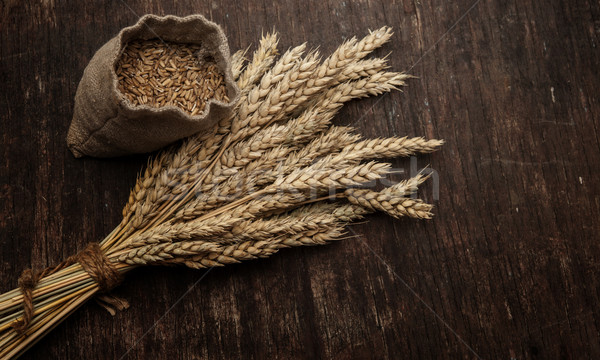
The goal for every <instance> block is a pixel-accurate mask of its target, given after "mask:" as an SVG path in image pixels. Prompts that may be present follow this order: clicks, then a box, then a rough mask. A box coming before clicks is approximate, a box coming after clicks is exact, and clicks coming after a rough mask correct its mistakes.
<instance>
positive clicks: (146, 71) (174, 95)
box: [116, 39, 229, 116]
mask: <svg viewBox="0 0 600 360" xmlns="http://www.w3.org/2000/svg"><path fill="white" fill-rule="evenodd" d="M201 50H202V49H201V46H200V45H196V44H178V43H174V42H165V41H161V40H158V39H151V40H146V41H134V42H131V43H129V44H127V46H126V48H125V49H124V51H123V53H122V55H121V57H120V58H119V60H118V62H117V64H116V73H117V76H118V79H119V90H120V91H121V93H122V94H123V95H125V96H126V97H127V99H128V100H129V101H130V102H131V103H132V104H134V105H149V106H152V107H155V108H159V107H164V106H177V107H179V108H181V109H182V110H184V111H185V112H187V113H188V114H190V115H192V116H194V115H198V114H201V113H202V112H203V111H204V109H205V107H206V103H207V101H208V100H209V99H213V98H214V99H216V100H220V101H223V102H228V101H229V98H228V97H227V89H226V88H225V81H224V79H223V75H222V74H221V73H220V72H219V70H218V69H217V67H216V66H215V64H214V63H213V62H211V59H204V58H202V54H201Z"/></svg>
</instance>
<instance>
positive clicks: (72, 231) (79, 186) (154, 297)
mask: <svg viewBox="0 0 600 360" xmlns="http://www.w3.org/2000/svg"><path fill="white" fill-rule="evenodd" d="M146 13H154V14H160V15H163V14H175V15H187V14H194V13H200V14H204V15H205V16H207V17H208V18H210V19H212V20H214V21H216V22H217V23H219V24H221V25H222V26H223V28H224V30H225V32H226V33H227V34H228V36H229V41H230V47H231V48H232V50H236V49H239V48H245V47H247V46H248V45H251V44H256V42H257V40H258V39H259V37H260V35H261V33H262V32H263V31H265V30H270V29H272V28H275V29H277V30H278V31H279V32H280V34H281V47H282V48H286V47H288V46H291V45H295V44H299V43H301V42H304V41H308V42H309V43H310V44H311V45H313V46H319V47H320V49H321V50H322V52H324V53H326V54H328V53H330V52H331V51H332V50H333V49H334V48H335V47H336V46H337V45H338V44H339V43H341V42H342V41H343V40H344V39H346V38H348V37H351V36H353V35H364V34H365V33H366V32H367V30H368V29H370V28H377V27H380V26H382V25H386V24H387V25H391V26H393V27H394V29H395V32H396V35H395V36H394V38H393V41H392V42H391V43H390V44H388V45H386V46H385V47H384V48H383V49H381V50H380V51H378V52H377V54H378V55H385V54H387V53H389V52H392V54H391V56H390V63H391V65H392V68H393V69H395V70H407V71H409V72H410V73H411V74H413V75H415V76H417V77H418V79H414V80H411V81H410V84H409V86H408V87H407V88H406V89H405V92H404V93H399V92H397V93H393V94H389V95H385V96H382V97H380V98H375V99H367V100H363V101H358V102H353V103H350V104H349V105H348V106H346V107H345V109H344V110H343V111H342V113H341V115H340V116H339V117H338V120H337V122H339V123H341V124H354V126H356V127H357V128H358V129H359V131H360V132H361V133H363V134H364V135H365V136H387V135H405V134H406V135H411V136H417V135H424V136H427V137H438V138H444V139H446V141H447V144H446V145H445V146H444V147H443V149H442V151H440V152H438V153H436V154H433V155H431V156H427V157H421V158H419V159H418V162H417V164H416V166H417V167H418V168H421V167H423V166H425V165H427V164H430V166H431V169H433V170H435V171H436V173H437V175H438V179H439V200H436V198H437V196H436V191H435V187H434V184H433V182H430V183H429V184H428V185H427V186H425V187H424V190H423V191H422V192H421V195H422V196H423V197H424V198H426V199H427V200H429V201H434V202H435V204H436V209H435V213H436V217H435V219H434V220H432V221H428V222H425V221H423V222H419V221H410V220H403V221H396V220H392V219H390V218H387V217H385V216H379V215H377V216H373V217H371V218H370V219H369V220H370V221H369V222H368V223H364V224H360V225H356V226H353V227H352V231H353V232H355V233H356V234H359V235H360V236H359V237H357V238H353V239H349V240H346V241H342V242H339V243H335V244H332V245H329V246H325V247H318V248H305V249H291V250H287V251H282V252H281V253H280V254H278V255H277V256H275V257H273V258H271V259H267V260H260V261H253V262H248V263H245V264H240V265H234V266H228V267H225V268H219V269H213V270H210V271H193V270H187V269H164V268H149V269H143V270H139V271H135V272H134V273H133V274H130V276H128V278H127V280H126V281H125V283H124V284H123V285H122V286H121V287H120V288H119V289H118V290H117V291H116V293H117V294H118V295H120V296H123V297H125V298H127V299H129V300H130V302H131V303H132V307H131V308H130V309H129V310H127V311H124V312H121V313H119V314H117V315H116V316H115V317H110V316H109V315H108V314H107V313H106V312H105V311H104V310H102V309H101V308H100V307H98V306H97V305H95V304H93V303H90V304H88V305H86V306H85V307H83V308H82V309H80V310H79V311H78V312H77V313H76V314H74V315H73V316H71V317H70V318H69V319H68V320H67V321H65V322H64V323H63V324H62V325H61V326H60V327H58V328H57V329H56V330H55V331H53V332H52V333H51V334H50V335H49V336H47V337H46V338H44V339H43V340H42V341H40V342H39V343H38V344H37V345H36V346H35V347H34V348H32V349H31V350H30V351H29V352H27V353H26V354H25V355H24V356H23V358H24V359H42V358H50V359H55V358H61V359H107V358H116V359H148V358H153V359H154V358H155V359H200V358H224V359H227V358H231V359H237V358H254V359H264V358H282V359H289V358H334V359H350V358H354V359H356V358H378V359H383V358H390V359H396V358H431V359H437V358H458V357H461V358H490V359H491V358H501V359H511V358H516V359H526V358H545V359H548V358H559V357H561V358H576V359H580V358H586V357H588V356H589V357H590V358H599V357H600V335H599V334H600V314H599V312H598V304H599V303H600V272H599V270H600V239H599V236H598V234H599V232H600V222H599V221H598V219H599V215H600V180H599V175H600V174H599V170H598V169H599V167H600V121H599V118H598V114H600V103H599V95H598V94H600V81H599V75H598V68H600V52H599V49H598V46H599V41H600V5H599V3H598V2H597V1H593V0H543V1H532V0H526V1H517V0H512V1H500V0H481V1H474V0H458V1H451V2H450V1H443V0H434V1H421V2H419V1H411V0H390V1H382V2H376V1H360V2H353V1H350V0H346V1H335V0H317V1H306V2H300V1H294V0H280V1H251V2H248V3H243V2H239V3H235V2H231V3H228V2H222V1H212V2H210V1H179V0H171V1H154V2H146V1H140V0H117V1H110V2H107V3H105V2H100V1H91V2H86V1H75V0H70V1H56V0H42V1H31V2H21V1H15V0H4V1H1V2H0V80H1V81H0V88H1V89H2V90H1V92H0V118H1V140H0V141H1V144H0V145H1V146H0V194H1V195H0V211H1V216H0V273H1V276H0V286H1V288H0V290H2V291H6V290H9V289H11V288H13V287H14V286H15V285H16V282H17V277H18V275H19V273H20V272H21V270H23V269H24V268H26V267H30V266H36V267H43V266H46V265H51V264H55V263H57V262H59V261H60V260H61V259H63V258H65V257H67V256H68V255H70V254H73V253H75V252H76V251H78V250H80V249H81V248H82V247H83V246H84V244H86V243H87V242H89V241H96V240H99V239H101V238H102V237H103V236H104V235H106V234H107V233H108V232H109V231H110V230H111V229H112V228H113V227H114V226H115V225H116V224H117V223H118V222H119V219H120V212H121V208H122V205H123V204H124V203H125V200H126V198H127V195H128V191H129V188H130V186H131V185H132V184H133V183H134V180H135V177H136V173H137V172H138V171H139V170H140V169H141V168H142V166H143V165H144V164H145V162H146V156H136V157H128V158H120V159H111V160H96V159H81V160H76V159H74V158H73V157H72V156H71V154H70V153H69V152H68V150H67V148H66V146H65V136H66V133H67V128H68V126H69V122H70V119H71V115H72V108H73V97H74V95H75V90H76V87H77V83H78V80H79V78H80V77H81V75H82V72H83V69H84V68H85V66H86V64H87V63H88V61H89V60H90V58H91V57H92V55H93V54H94V51H95V50H97V49H98V48H99V47H100V46H101V45H102V44H103V43H104V42H106V41H107V40H108V39H110V38H111V37H112V36H113V35H115V34H116V33H117V31H118V30H119V29H120V28H122V27H124V26H128V25H131V24H133V23H134V22H135V21H136V20H137V18H138V17H139V16H141V15H142V14H146ZM357 119H360V121H356V120H357ZM395 165H396V166H397V167H400V168H404V169H406V171H407V172H408V170H409V168H410V163H409V162H408V161H396V162H395Z"/></svg>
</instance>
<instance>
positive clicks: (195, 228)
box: [0, 27, 443, 358]
mask: <svg viewBox="0 0 600 360" xmlns="http://www.w3.org/2000/svg"><path fill="white" fill-rule="evenodd" d="M391 35H392V32H391V29H390V28H388V27H383V28H381V29H379V30H377V31H372V32H370V33H369V34H368V35H367V36H365V37H364V38H363V39H361V40H358V39H356V38H352V39H350V40H348V41H346V42H345V43H343V44H342V45H341V46H340V47H339V48H338V49H337V50H336V51H335V52H334V53H333V54H332V55H331V56H329V57H327V58H325V59H324V60H322V59H321V58H320V55H319V53H318V52H317V51H306V45H305V44H303V45H300V46H297V47H294V48H291V49H289V50H287V51H286V52H285V53H283V54H282V55H281V56H278V51H277V43H278V36H277V34H274V33H273V34H267V35H265V36H263V37H262V39H261V40H260V43H259V45H258V47H257V49H256V51H255V52H254V53H253V54H252V56H251V59H249V60H248V61H246V59H245V56H246V52H245V51H240V52H237V53H235V54H234V55H233V73H234V75H235V78H236V81H237V83H238V86H239V88H240V90H241V98H240V100H239V102H238V105H237V109H236V111H235V114H234V116H233V117H232V118H229V119H224V120H222V121H221V122H220V123H219V124H218V125H217V126H216V127H215V128H214V129H213V131H212V132H211V133H209V134H202V135H197V136H192V137H190V138H188V139H185V140H184V141H183V143H182V144H181V145H180V146H179V147H178V148H172V149H168V150H166V151H164V152H162V153H161V154H159V155H157V156H156V157H155V158H154V159H152V160H151V161H150V162H149V163H148V166H147V168H146V169H145V171H144V172H143V174H141V175H140V177H139V178H138V180H137V183H136V185H135V187H134V188H133V190H132V191H131V194H130V197H129V201H128V202H127V204H126V205H125V208H124V209H123V220H122V222H121V223H120V224H119V225H118V226H117V227H116V228H115V229H114V230H113V231H112V232H111V233H110V234H109V235H108V236H107V237H106V238H105V239H104V240H102V241H101V242H100V243H92V244H90V245H88V247H86V248H85V249H84V250H83V251H82V252H80V253H79V254H77V255H76V256H73V257H71V258H69V259H67V260H66V261H65V262H63V263H61V264H60V265H58V266H57V267H53V268H48V269H45V270H44V271H42V272H33V271H30V270H27V271H25V272H24V273H23V274H22V276H21V278H20V279H19V288H17V289H14V290H12V291H9V292H7V293H5V294H3V295H0V358H11V357H14V356H18V355H19V354H20V353H22V352H23V351H25V349H27V348H28V347H29V346H31V345H32V344H33V343H34V342H35V341H36V340H38V339H39V338H40V337H41V336H43V335H44V334H46V333H47V332H48V331H50V330H51V329H52V328H53V327H55V326H56V325H57V324H59V323H60V322H61V321H62V320H64V319H65V318H66V317H67V316H68V315H69V314H70V313H72V312H73V311H74V310H75V309H77V308H78V307H79V306H80V305H81V304H83V303H84V302H86V301H87V300H89V299H90V298H92V297H94V296H95V295H98V293H102V292H106V291H108V290H110V289H111V288H112V287H114V286H116V285H117V284H118V283H119V280H120V277H121V276H122V275H123V274H124V273H126V272H128V271H129V270H132V269H134V268H137V267H139V266H143V265H163V264H168V265H171V264H181V265H185V266H188V267H191V268H205V267H212V266H221V265H225V264H231V263H237V262H240V261H242V260H249V259H256V258H264V257H268V256H270V255H272V254H274V253H276V252H277V251H279V249H282V248H287V247H292V246H303V245H318V244H325V243H327V242H329V241H331V240H336V239H339V238H340V237H341V236H343V234H344V233H345V232H344V226H345V225H346V224H348V223H349V222H351V221H353V220H357V219H360V218H361V217H362V216H363V215H365V214H369V213H372V212H375V211H382V212H385V213H387V214H389V215H391V216H394V217H403V216H407V217H412V218H418V219H428V218H430V217H431V213H430V211H431V209H432V206H431V205H429V204H426V203H424V202H423V201H421V200H418V199H416V198H414V196H411V195H412V194H414V193H415V192H416V190H417V186H418V185H419V184H421V183H422V182H423V181H424V180H425V177H424V176H421V175H418V176H416V177H413V178H410V179H407V180H404V181H402V182H399V183H397V184H396V185H393V186H391V187H388V188H385V189H383V190H381V191H374V190H372V189H371V188H370V184H372V183H373V181H374V180H376V179H379V178H382V177H384V176H386V174H387V173H388V172H389V171H390V164H387V163H382V162H377V161H373V159H377V158H392V157H400V156H410V155H414V154H418V153H429V152H432V151H434V150H436V149H437V148H438V147H439V146H440V145H442V143H443V142H442V141H440V140H425V139H423V138H421V137H415V138H409V137H393V138H383V139H372V140H361V139H360V136H359V135H356V134H354V133H353V129H351V128H349V127H343V126H334V125H332V118H333V117H334V115H335V114H336V113H337V112H338V111H339V109H340V108H341V107H342V105H343V104H344V103H346V102H348V101H350V100H352V99H357V98H363V97H367V96H372V95H379V94H382V93H384V92H388V91H391V90H394V89H397V88H398V87H399V86H402V85H404V82H405V80H406V79H407V78H409V76H408V75H406V74H403V73H397V72H390V71H387V68H388V66H387V61H386V59H385V58H369V59H365V58H366V56H367V55H368V54H370V53H371V52H372V51H373V50H374V49H376V48H378V47H380V46H381V45H383V44H384V43H385V42H387V41H388V40H389V39H390V37H391ZM305 52H306V54H305ZM101 298H102V299H104V301H105V302H107V303H109V304H112V307H117V308H118V307H119V305H121V304H120V303H119V301H117V300H116V299H115V298H111V297H110V296H108V295H103V296H102V297H101Z"/></svg>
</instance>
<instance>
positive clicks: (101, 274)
mask: <svg viewBox="0 0 600 360" xmlns="http://www.w3.org/2000/svg"><path fill="white" fill-rule="evenodd" d="M75 263H79V264H81V267H82V268H83V270H85V272H87V273H88V274H89V275H90V277H91V278H92V279H94V281H95V282H97V283H98V287H99V289H100V292H107V291H110V290H112V289H113V288H115V287H116V286H117V285H119V283H121V281H122V276H121V274H120V273H119V271H118V270H117V268H116V267H115V265H114V264H113V263H112V262H111V261H110V260H109V259H108V258H107V257H106V255H104V253H103V252H102V249H101V248H100V245H99V244H98V243H96V242H93V243H89V244H88V245H87V246H86V247H85V249H83V250H82V251H81V252H79V253H77V254H75V255H73V256H69V257H68V258H67V259H66V260H65V261H63V262H61V263H60V264H58V265H56V266H53V267H47V268H45V269H44V270H42V271H39V272H34V271H33V270H32V269H25V270H23V272H22V273H21V276H20V277H19V289H21V292H22V293H23V318H21V319H19V320H18V321H16V322H15V323H13V325H12V326H13V328H14V329H15V330H16V331H17V332H19V333H23V332H25V330H27V328H28V327H29V324H30V323H31V320H32V319H33V315H34V312H35V308H34V304H33V290H34V289H35V287H36V286H37V284H38V282H39V281H40V280H41V279H42V278H44V277H45V276H49V275H52V274H54V273H56V272H58V271H60V270H62V269H64V268H66V267H68V266H70V265H73V264H75Z"/></svg>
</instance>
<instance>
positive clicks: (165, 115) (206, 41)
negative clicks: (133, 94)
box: [67, 15, 239, 157]
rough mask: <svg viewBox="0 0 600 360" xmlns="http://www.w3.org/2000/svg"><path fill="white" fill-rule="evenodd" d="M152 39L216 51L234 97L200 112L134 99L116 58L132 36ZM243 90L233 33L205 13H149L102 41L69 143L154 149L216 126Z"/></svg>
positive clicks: (104, 150)
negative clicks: (125, 90) (124, 89)
mask: <svg viewBox="0 0 600 360" xmlns="http://www.w3.org/2000/svg"><path fill="white" fill-rule="evenodd" d="M152 38H160V39H163V40H165V41H172V42H178V43H193V44H199V45H201V46H202V50H203V53H204V54H205V55H209V56H211V57H212V59H214V62H215V63H216V65H217V67H218V68H219V69H220V70H221V71H222V73H223V75H224V80H225V82H226V88H227V96H228V97H229V99H231V101H230V102H228V103H224V102H221V101H218V100H215V99H212V100H209V101H208V102H207V104H206V108H205V110H204V112H203V113H201V114H198V115H195V116H191V115H189V114H188V113H186V112H184V111H183V110H181V109H180V108H178V107H175V106H165V107H161V108H155V107H150V106H148V105H141V106H140V105H138V106H134V105H133V104H131V103H130V102H129V101H128V100H127V98H126V97H125V96H124V95H123V94H121V92H120V91H119V90H118V88H117V86H118V79H117V75H116V73H115V63H116V62H117V60H118V59H119V57H120V55H121V52H122V51H123V49H124V48H125V46H126V45H127V43H128V42H129V41H131V40H136V39H137V40H148V39H152ZM238 95H239V89H238V88H237V86H236V85H235V82H234V81H233V76H232V74H231V64H230V54H229V47H228V45H227V38H226V37H225V34H224V33H223V31H222V30H221V28H220V27H219V26H218V25H217V24H215V23H213V22H211V21H208V20H206V19H205V18H204V17H203V16H200V15H193V16H187V17H184V18H180V17H176V16H165V17H159V16H155V15H146V16H144V17H142V18H140V20H139V21H138V22H137V23H136V24H135V25H134V26H130V27H127V28H124V29H123V30H121V31H120V32H119V34H118V35H117V36H116V37H114V38H113V39H111V40H110V41H109V42H107V43H106V44H105V45H104V46H102V48H100V50H98V52H96V54H95V55H94V57H93V58H92V60H91V61H90V63H89V64H88V66H87V67H86V69H85V71H84V72H83V77H82V79H81V81H80V82H79V86H78V88H77V93H76V95H75V108H74V113H73V121H72V123H71V127H70V129H69V133H68V135H67V144H68V146H69V149H70V150H71V151H72V152H73V154H74V155H75V156H76V157H81V156H84V155H89V156H97V157H111V156H121V155H126V154H134V153H145V152H149V151H153V150H156V149H159V148H161V147H163V146H165V145H168V144H170V143H172V142H174V141H176V140H179V139H182V138H184V137H187V136H190V135H193V134H195V133H198V132H202V131H206V130H208V129H210V128H211V127H212V126H213V125H214V124H216V123H217V122H218V121H219V120H221V119H222V118H224V117H226V116H229V115H230V114H231V112H232V110H233V107H234V105H235V102H236V101H237V97H238Z"/></svg>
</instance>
